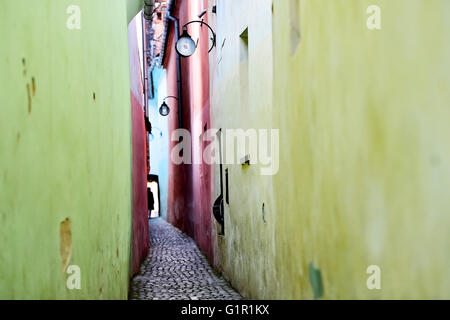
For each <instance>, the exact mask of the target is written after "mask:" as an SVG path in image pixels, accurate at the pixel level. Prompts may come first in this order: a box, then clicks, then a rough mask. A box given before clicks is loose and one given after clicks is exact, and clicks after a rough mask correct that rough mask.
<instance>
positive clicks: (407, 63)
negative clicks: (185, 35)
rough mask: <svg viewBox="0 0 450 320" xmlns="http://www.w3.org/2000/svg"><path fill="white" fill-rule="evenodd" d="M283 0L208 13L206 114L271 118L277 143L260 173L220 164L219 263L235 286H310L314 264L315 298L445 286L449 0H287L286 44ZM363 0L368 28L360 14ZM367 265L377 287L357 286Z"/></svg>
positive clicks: (449, 263) (448, 263) (265, 290)
mask: <svg viewBox="0 0 450 320" xmlns="http://www.w3.org/2000/svg"><path fill="white" fill-rule="evenodd" d="M293 1H295V0H275V1H273V2H274V4H273V9H274V11H273V24H272V21H271V18H272V17H271V5H272V4H271V3H270V2H271V1H250V0H248V1H240V2H239V4H236V3H235V2H233V4H232V5H231V4H230V3H225V1H221V2H219V6H218V14H217V18H215V17H214V16H212V20H213V19H217V21H216V22H215V23H216V28H217V32H218V34H219V39H218V48H217V50H216V52H215V53H214V54H213V55H212V56H211V57H213V59H212V62H211V64H212V67H211V74H212V79H213V80H212V86H211V95H212V118H213V121H214V122H215V124H214V122H213V125H216V126H217V127H222V128H227V127H228V128H235V127H242V128H248V127H256V128H258V127H267V128H270V127H273V128H279V129H280V145H281V146H280V171H279V173H278V174H277V175H275V176H274V177H273V178H270V177H263V176H261V175H260V174H259V169H258V166H250V167H249V168H247V169H242V168H241V166H238V165H236V166H231V167H230V170H231V177H230V188H231V196H230V198H231V205H230V206H229V207H226V224H227V225H226V228H227V230H226V232H227V233H226V236H225V237H224V238H219V239H218V249H219V250H218V253H217V255H218V256H219V257H220V260H221V261H222V264H221V266H222V268H223V270H224V274H225V276H226V277H227V278H229V279H231V281H232V283H233V284H234V285H235V286H236V287H237V288H238V289H239V290H241V291H242V293H243V294H244V295H245V296H247V297H251V298H287V299H291V298H308V299H309V298H313V291H312V289H311V284H310V280H309V270H308V266H309V264H310V263H313V265H314V266H315V267H316V268H317V269H319V270H320V271H321V274H322V277H323V288H324V298H330V299H333V298H337V299H341V298H358V299H364V298H375V299H378V298H388V299H390V298H450V277H449V276H448V275H447V273H448V272H447V270H448V269H449V267H450V254H449V253H448V245H449V243H450V235H449V232H448V230H449V227H450V216H449V215H448V213H449V210H450V197H448V196H447V192H448V187H449V185H450V151H449V150H450V149H449V148H448V146H447V142H448V139H449V138H450V126H449V125H448V119H449V118H450V109H449V102H450V94H449V90H448V88H449V84H450V72H449V71H450V41H449V40H450V36H449V33H448V32H447V30H450V28H449V27H450V22H449V21H450V19H449V14H450V2H448V1H447V0H431V1H425V0H396V1H388V0H385V1H381V0H370V1H366V0H345V1H336V0H335V1H330V0H310V1H307V0H302V1H300V2H301V5H300V7H299V12H298V18H299V25H300V28H299V29H300V32H301V35H300V41H299V44H298V46H297V47H296V48H295V46H294V49H295V52H293V49H292V47H293V46H292V41H293V40H292V39H295V37H294V38H293V37H292V32H293V31H292V30H293V28H292V26H291V25H292V21H291V19H292V17H295V16H296V15H295V14H292V10H291V8H292V7H290V6H292V2H293ZM373 4H375V5H379V6H380V7H381V18H382V29H381V30H373V31H371V30H368V28H367V27H366V21H367V19H368V17H369V15H368V14H367V13H366V9H367V7H368V6H369V5H373ZM223 6H225V7H223ZM246 6H248V7H246ZM213 23H214V21H213ZM247 24H248V25H249V38H250V40H249V42H250V46H249V47H250V48H249V52H250V53H249V75H250V76H249V77H250V78H249V104H248V106H245V105H241V104H240V103H239V97H240V95H239V91H240V89H239V85H238V83H239V82H238V80H239V70H240V69H241V68H240V64H239V56H238V52H239V50H238V44H239V34H240V32H241V31H242V30H243V29H244V28H245V26H246V25H247ZM269 27H270V28H273V34H272V35H273V39H272V38H271V36H272V35H271V34H270V30H269V31H267V28H269ZM223 38H226V42H225V46H224V47H223V49H221V46H222V43H223ZM264 40H266V41H264ZM272 40H273V41H272ZM272 43H273V47H272ZM272 52H273V56H272ZM219 61H220V62H219ZM272 71H273V77H272ZM272 80H273V81H272ZM272 93H273V96H272ZM272 101H273V104H272V103H271V102H272ZM216 176H217V168H216ZM216 179H217V178H216ZM216 185H217V183H216ZM216 195H217V191H216V192H215V193H214V196H216ZM262 202H265V204H266V207H267V208H266V211H267V214H266V215H267V218H266V220H267V223H266V224H264V223H263V221H262V219H261V205H262ZM370 265H378V266H380V268H381V279H382V280H381V287H382V288H381V290H373V291H370V290H368V289H367V287H366V280H367V278H368V277H369V275H367V274H366V269H367V267H368V266H370Z"/></svg>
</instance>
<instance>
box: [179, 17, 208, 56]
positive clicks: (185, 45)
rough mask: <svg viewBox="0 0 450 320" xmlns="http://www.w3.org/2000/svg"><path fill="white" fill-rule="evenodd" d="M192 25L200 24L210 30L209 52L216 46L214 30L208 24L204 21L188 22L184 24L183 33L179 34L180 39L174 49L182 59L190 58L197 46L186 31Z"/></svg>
mask: <svg viewBox="0 0 450 320" xmlns="http://www.w3.org/2000/svg"><path fill="white" fill-rule="evenodd" d="M192 23H200V24H201V25H205V26H207V27H208V28H209V30H211V32H212V38H211V40H212V45H211V48H209V51H208V53H209V52H211V50H212V49H213V48H214V47H215V46H216V34H215V32H214V30H213V29H212V28H211V27H210V25H209V24H207V23H206V22H204V21H197V20H194V21H190V22H188V23H186V24H185V25H184V26H183V33H182V34H181V36H180V38H179V39H178V41H177V43H176V45H175V48H176V50H177V52H178V54H179V55H180V56H182V57H184V58H188V57H190V56H192V55H193V54H194V52H195V49H197V44H196V43H195V42H194V40H192V37H191V36H190V35H189V33H188V31H187V26H188V25H190V24H192Z"/></svg>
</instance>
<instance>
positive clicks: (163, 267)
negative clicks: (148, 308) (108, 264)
mask: <svg viewBox="0 0 450 320" xmlns="http://www.w3.org/2000/svg"><path fill="white" fill-rule="evenodd" d="M149 229H150V250H149V253H148V256H147V258H146V259H145V260H144V262H143V264H142V266H141V268H140V269H139V272H138V273H137V275H136V276H135V277H134V278H133V279H132V281H131V285H130V295H129V297H130V299H132V300H239V299H241V296H240V295H239V294H238V293H237V292H236V291H235V290H234V289H233V288H231V286H230V285H229V284H228V283H227V282H226V281H225V280H224V279H223V278H222V277H219V276H218V275H217V274H216V273H215V272H214V271H213V268H212V267H211V266H210V264H209V263H208V260H207V259H206V257H205V256H204V255H203V254H202V253H201V252H200V250H199V249H198V247H197V245H196V244H195V242H194V240H192V239H191V238H190V237H189V236H187V235H186V234H184V233H183V232H181V231H180V230H178V229H177V228H175V227H174V226H172V225H170V224H168V223H167V222H165V221H164V220H163V219H161V218H157V219H152V220H150V221H149Z"/></svg>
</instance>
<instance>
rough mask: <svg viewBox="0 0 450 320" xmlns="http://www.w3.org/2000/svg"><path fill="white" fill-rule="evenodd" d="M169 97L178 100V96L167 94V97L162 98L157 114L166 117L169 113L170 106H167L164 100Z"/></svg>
mask: <svg viewBox="0 0 450 320" xmlns="http://www.w3.org/2000/svg"><path fill="white" fill-rule="evenodd" d="M169 98H173V99H177V100H178V98H177V97H174V96H168V97H165V98H164V100H163V103H162V105H161V107H160V108H159V114H160V115H162V116H163V117H167V116H168V115H169V113H170V108H169V106H168V105H167V103H166V100H167V99H169Z"/></svg>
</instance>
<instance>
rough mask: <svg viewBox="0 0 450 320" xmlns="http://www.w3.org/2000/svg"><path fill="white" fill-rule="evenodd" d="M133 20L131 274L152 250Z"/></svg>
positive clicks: (134, 23) (140, 84)
mask: <svg viewBox="0 0 450 320" xmlns="http://www.w3.org/2000/svg"><path fill="white" fill-rule="evenodd" d="M139 21H140V20H138V19H136V18H135V19H134V20H133V21H131V23H130V24H129V26H128V41H129V50H130V73H131V74H130V80H131V91H130V95H131V126H132V148H133V150H132V157H133V169H132V170H133V174H132V179H133V180H132V181H133V203H132V206H133V226H132V228H133V229H132V233H133V235H132V273H133V274H135V273H136V272H137V271H138V270H139V266H140V264H141V262H142V260H143V259H144V258H145V257H146V255H147V252H148V248H149V234H148V231H149V230H148V202H147V173H148V167H147V150H148V148H147V132H146V129H145V119H144V106H143V105H144V97H143V94H142V92H143V90H142V89H143V79H142V72H141V64H142V59H141V58H140V56H139V47H138V41H141V39H139V38H138V35H137V32H136V30H137V24H138V26H139V28H140V22H139Z"/></svg>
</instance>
